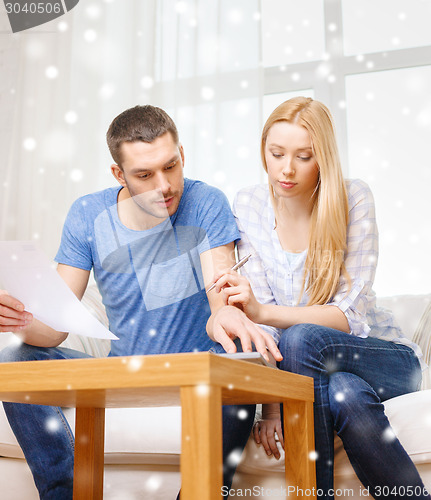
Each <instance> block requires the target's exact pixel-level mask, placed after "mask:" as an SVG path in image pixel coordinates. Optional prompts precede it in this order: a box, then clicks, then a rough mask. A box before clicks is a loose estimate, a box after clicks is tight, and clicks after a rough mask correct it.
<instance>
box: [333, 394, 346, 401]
mask: <svg viewBox="0 0 431 500" xmlns="http://www.w3.org/2000/svg"><path fill="white" fill-rule="evenodd" d="M334 397H335V401H338V403H341V402H342V401H344V400H345V399H346V396H345V394H344V393H343V392H337V393H336V394H335V396H334Z"/></svg>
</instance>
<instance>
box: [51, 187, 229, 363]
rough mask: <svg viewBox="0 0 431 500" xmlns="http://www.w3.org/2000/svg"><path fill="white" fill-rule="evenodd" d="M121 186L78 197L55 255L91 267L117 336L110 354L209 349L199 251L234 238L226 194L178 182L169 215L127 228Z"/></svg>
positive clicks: (78, 265)
mask: <svg viewBox="0 0 431 500" xmlns="http://www.w3.org/2000/svg"><path fill="white" fill-rule="evenodd" d="M120 189H121V187H116V188H110V189H105V190H103V191H100V192H97V193H93V194H89V195H87V196H83V197H82V198H79V199H78V200H77V201H75V203H74V204H73V205H72V207H71V209H70V211H69V214H68V216H67V219H66V222H65V225H64V228H63V235H62V238H61V244H60V248H59V251H58V253H57V256H56V258H55V260H56V261H57V262H59V263H61V264H67V265H69V266H73V267H77V268H80V269H85V270H90V269H92V268H93V269H94V276H95V279H96V282H97V285H98V287H99V290H100V292H101V294H102V298H103V303H104V305H105V308H106V312H107V315H108V319H109V328H110V330H111V331H112V332H113V333H115V334H116V335H117V336H118V337H119V340H114V341H112V342H111V355H114V356H121V355H131V354H163V353H174V352H192V351H207V350H208V349H210V348H211V347H212V346H213V345H214V342H213V341H211V339H210V338H209V337H208V335H207V333H206V330H205V327H206V322H207V320H208V318H209V316H210V314H211V311H210V307H209V303H208V299H207V296H206V293H205V288H204V283H203V277H202V269H201V264H200V258H199V255H200V254H201V253H202V252H204V251H206V250H209V249H210V248H215V247H218V246H221V245H226V244H228V243H230V242H232V241H237V240H238V239H239V232H238V229H237V227H236V224H235V220H234V218H233V215H232V212H231V210H230V207H229V203H228V201H227V199H226V197H225V196H224V194H223V193H222V192H221V191H219V190H218V189H216V188H214V187H211V186H208V185H207V184H205V183H203V182H200V181H194V180H190V179H185V180H184V192H183V195H182V197H181V200H180V204H179V206H178V210H177V211H176V212H175V214H174V215H172V216H171V217H169V218H167V219H166V220H165V221H163V222H162V223H161V224H159V225H157V226H155V227H153V228H152V229H148V230H145V231H134V230H131V229H128V228H127V227H125V226H124V225H123V224H122V223H121V221H120V219H119V217H118V210H117V196H118V193H119V190H120Z"/></svg>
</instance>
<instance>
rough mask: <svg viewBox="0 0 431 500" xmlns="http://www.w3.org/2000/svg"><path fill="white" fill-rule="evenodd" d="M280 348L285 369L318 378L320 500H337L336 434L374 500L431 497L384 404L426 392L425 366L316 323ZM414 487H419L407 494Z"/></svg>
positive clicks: (407, 353) (405, 353) (290, 334)
mask: <svg viewBox="0 0 431 500" xmlns="http://www.w3.org/2000/svg"><path fill="white" fill-rule="evenodd" d="M279 349H280V351H281V353H282V355H283V360H282V361H281V362H280V363H279V367H280V368H281V369H282V370H286V371H290V372H294V373H299V374H302V375H307V376H309V377H312V378H313V379H314V397H315V403H314V426H315V448H316V452H317V459H316V476H317V489H318V493H319V496H318V498H319V499H325V500H326V499H332V498H333V488H334V484H333V477H334V473H333V462H334V430H335V431H336V432H337V434H338V435H339V436H340V438H341V440H342V441H343V444H344V448H345V450H346V452H347V455H348V457H349V459H350V462H351V463H352V466H353V468H354V470H355V472H356V474H357V476H358V478H359V479H360V480H361V482H362V483H363V485H364V486H365V488H368V491H369V492H370V494H371V495H372V496H375V497H376V498H383V499H384V500H392V499H393V500H400V499H401V498H410V499H411V498H416V499H425V498H426V499H429V498H430V497H429V495H428V493H427V492H426V490H425V488H424V485H423V483H422V481H421V478H420V477H419V474H418V472H417V470H416V468H415V466H414V464H413V462H412V461H411V459H410V458H409V456H408V455H407V453H406V451H405V450H404V448H403V447H402V446H401V443H400V442H399V441H398V439H396V438H395V435H394V434H393V432H392V430H391V427H390V424H389V421H388V419H387V417H386V415H385V413H384V407H383V405H382V401H385V400H387V399H390V398H394V397H396V396H400V395H402V394H407V393H409V392H414V391H417V390H418V389H419V386H420V382H421V378H422V375H421V369H420V363H419V360H418V358H417V356H416V355H415V353H414V352H413V350H412V349H410V348H409V347H407V346H405V345H402V344H395V343H393V342H388V341H385V340H380V339H376V338H372V337H368V338H365V339H363V338H359V337H355V336H352V335H349V334H347V333H344V332H341V331H338V330H334V329H332V328H327V327H322V326H318V325H313V324H300V325H295V326H292V327H291V328H288V329H287V330H285V331H284V332H283V334H282V336H281V339H280V343H279ZM288 446H289V443H286V447H288ZM407 486H410V487H411V488H410V489H409V490H408V489H406V488H404V487H407ZM383 487H385V488H384V489H383ZM408 491H413V492H414V493H415V494H414V495H413V496H412V495H411V494H410V495H409V494H407V492H408ZM380 492H382V493H381V494H379V493H380ZM383 492H385V494H383ZM403 495H404V496H403Z"/></svg>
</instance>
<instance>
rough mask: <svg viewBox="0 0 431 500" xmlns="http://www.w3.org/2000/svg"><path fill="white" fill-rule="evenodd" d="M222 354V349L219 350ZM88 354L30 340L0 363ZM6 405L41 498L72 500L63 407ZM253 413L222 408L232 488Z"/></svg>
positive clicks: (70, 449)
mask: <svg viewBox="0 0 431 500" xmlns="http://www.w3.org/2000/svg"><path fill="white" fill-rule="evenodd" d="M220 347H221V346H220ZM217 351H219V349H217ZM220 352H224V351H223V350H222V349H221V350H220ZM87 357H91V356H88V355H87V354H84V353H82V352H79V351H74V350H72V349H66V348H58V347H55V348H42V347H33V346H29V345H26V344H22V345H20V346H11V347H7V348H6V349H4V350H3V351H2V352H0V362H3V363H4V362H10V361H31V360H46V359H73V358H87ZM3 406H4V409H5V412H6V415H7V418H8V420H9V423H10V426H11V428H12V430H13V432H14V434H15V436H16V438H17V440H18V443H19V445H20V446H21V448H22V450H23V452H24V455H25V458H26V460H27V463H28V465H29V467H30V469H31V471H32V473H33V478H34V481H35V483H36V487H37V489H38V491H39V496H40V498H41V499H42V500H71V499H72V493H73V453H74V438H73V433H72V430H71V429H70V427H69V424H68V423H67V420H66V418H65V416H64V414H63V412H62V410H61V408H55V407H51V406H39V405H31V404H19V403H3ZM254 413H255V407H254V406H225V407H223V463H224V477H223V479H224V485H225V486H228V487H229V488H230V486H231V483H232V479H233V475H234V473H235V470H236V466H237V462H238V457H239V456H240V455H241V452H242V450H243V449H244V447H245V445H246V443H247V439H248V437H249V435H250V432H251V428H252V425H253V420H254Z"/></svg>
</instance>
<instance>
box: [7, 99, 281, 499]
mask: <svg viewBox="0 0 431 500" xmlns="http://www.w3.org/2000/svg"><path fill="white" fill-rule="evenodd" d="M107 141H108V146H109V149H110V151H111V154H112V157H113V159H114V161H115V164H114V165H112V167H111V170H112V173H113V175H114V177H115V178H116V179H117V181H118V183H119V184H120V186H117V187H116V188H110V189H106V190H104V191H100V192H98V193H93V194H90V195H87V196H84V197H82V198H80V199H79V200H77V201H76V202H75V203H74V204H73V205H72V207H71V209H70V212H69V214H68V216H67V219H66V222H65V225H64V229H63V235H62V240H61V245H60V249H59V251H58V253H57V256H56V261H57V262H58V268H57V270H58V272H59V274H60V276H61V277H62V278H63V279H64V281H65V282H66V283H67V284H68V286H69V287H70V288H71V290H72V291H73V292H74V293H75V295H76V296H77V297H78V298H79V299H81V298H82V296H83V295H84V292H85V289H86V287H87V284H88V279H89V276H90V272H91V270H92V269H93V271H94V276H95V279H96V282H97V284H98V287H99V289H100V292H101V294H102V297H103V301H104V304H105V307H106V312H107V315H108V318H109V323H110V329H111V331H112V332H113V333H115V334H116V335H117V336H118V337H119V340H117V341H112V343H111V344H112V345H111V353H110V355H113V356H121V355H132V354H160V353H169V352H191V351H206V350H209V349H212V350H215V351H216V352H223V349H224V350H225V351H227V352H234V351H235V350H236V345H235V343H234V340H235V339H239V341H240V343H241V344H242V347H243V350H244V351H249V350H251V344H252V343H254V344H255V346H256V348H257V350H258V351H259V352H261V353H262V354H263V355H264V356H265V357H266V358H267V349H268V350H269V351H270V352H271V353H272V354H273V356H274V357H275V358H276V359H280V355H279V352H278V349H277V347H276V346H275V343H274V341H273V340H272V338H271V337H270V336H269V335H268V334H266V333H265V332H263V331H262V330H261V329H260V328H259V327H258V326H257V325H255V324H254V323H252V322H251V321H250V320H248V318H247V317H246V316H245V314H244V313H243V312H242V311H240V310H239V309H237V308H235V307H232V306H225V305H224V304H223V301H222V299H221V297H220V294H218V293H216V291H215V290H213V291H211V292H210V293H208V296H207V294H206V292H205V290H206V288H207V287H208V286H209V285H210V284H211V283H212V280H213V277H214V274H215V273H216V272H219V271H220V270H222V269H225V268H229V267H231V266H232V265H233V264H234V242H235V241H236V240H237V239H238V238H239V235H238V231H237V228H236V225H235V222H234V219H233V216H232V214H231V212H230V208H229V205H228V203H227V200H226V198H225V197H224V195H223V194H222V193H221V192H220V191H218V190H217V189H215V188H212V187H210V186H208V185H206V184H204V183H202V182H198V181H192V180H189V179H184V177H183V165H184V152H183V147H182V146H181V144H180V143H179V140H178V132H177V129H176V127H175V124H174V122H173V121H172V119H171V118H170V117H169V116H168V115H167V114H166V113H165V112H164V111H163V110H161V109H160V108H156V107H153V106H136V107H134V108H131V109H129V110H126V111H125V112H123V113H121V114H120V115H119V116H118V117H116V118H115V119H114V120H113V122H112V123H111V125H110V127H109V130H108V133H107ZM206 329H207V332H206ZM0 331H14V332H16V333H17V334H18V335H19V336H20V338H21V339H22V341H23V344H22V345H20V346H18V347H9V348H7V349H5V350H4V351H3V352H2V353H1V355H0V361H3V362H4V361H21V360H31V359H33V360H34V359H69V358H72V357H83V356H85V355H84V354H82V353H78V352H76V351H72V350H70V349H64V348H59V347H57V346H58V345H59V344H60V343H61V342H63V340H64V339H65V338H66V337H67V332H57V331H54V330H53V329H51V328H49V327H48V326H46V325H44V324H42V323H40V322H39V321H37V320H36V319H34V318H33V317H32V315H31V311H30V312H27V311H25V310H24V304H22V303H20V302H19V301H18V300H16V299H15V298H13V297H11V296H9V295H8V294H7V292H2V293H1V294H0ZM207 333H208V335H207ZM237 344H238V342H237ZM4 407H5V411H6V414H7V417H8V420H9V422H10V424H11V427H12V429H13V431H14V433H15V435H16V437H17V439H18V442H19V443H20V445H21V447H22V449H23V451H24V454H25V456H26V459H27V462H28V464H29V466H30V468H31V470H32V473H33V477H34V479H35V483H36V486H37V488H38V490H39V494H40V497H41V498H42V499H44V500H47V499H50V500H51V499H61V500H64V499H68V498H72V484H73V437H72V433H71V431H70V429H69V426H68V424H67V422H66V420H65V418H64V416H63V414H62V412H61V410H60V409H59V408H52V407H43V406H36V405H21V404H11V403H4ZM237 410H238V408H236V411H237ZM236 411H235V408H232V407H230V408H229V407H226V408H225V409H224V410H223V424H224V443H223V457H224V459H225V458H226V457H227V456H228V454H229V453H230V452H231V451H232V450H234V449H235V450H236V449H238V448H240V449H242V448H243V447H244V445H245V443H246V440H247V437H248V434H249V432H250V428H251V425H252V420H253V411H250V412H249V417H248V419H246V420H245V421H242V420H241V421H240V420H239V419H238V418H236ZM52 419H56V420H57V421H59V422H60V423H61V424H62V425H61V426H60V431H58V432H55V433H52V432H51V431H49V429H47V428H46V426H45V423H46V422H48V421H51V420H52ZM228 462H229V461H225V474H224V482H225V484H226V485H228V486H229V485H230V482H231V480H232V476H233V473H234V470H235V467H234V466H232V465H230V466H229V465H228Z"/></svg>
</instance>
